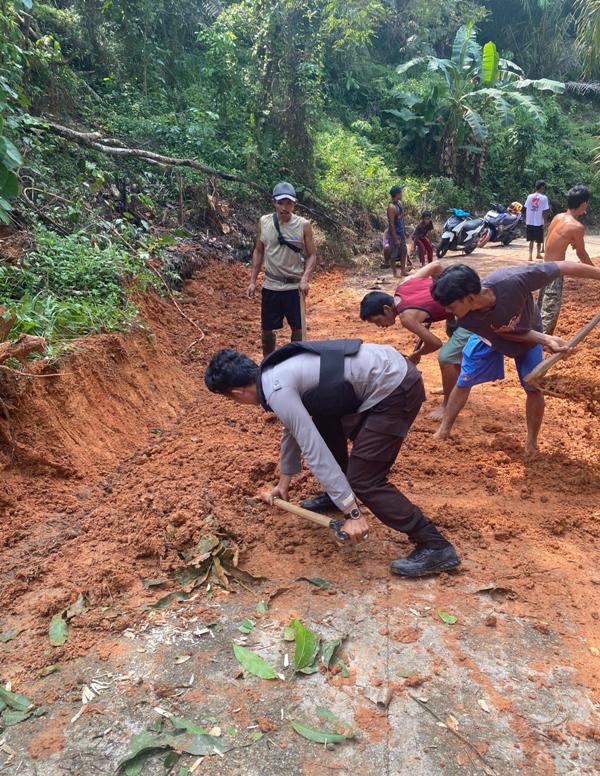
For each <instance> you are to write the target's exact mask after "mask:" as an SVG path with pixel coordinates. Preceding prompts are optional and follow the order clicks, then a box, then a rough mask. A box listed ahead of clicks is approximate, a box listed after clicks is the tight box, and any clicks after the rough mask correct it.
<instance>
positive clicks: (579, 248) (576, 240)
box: [561, 224, 594, 277]
mask: <svg viewBox="0 0 600 776" xmlns="http://www.w3.org/2000/svg"><path fill="white" fill-rule="evenodd" d="M584 235H585V228H584V226H583V224H582V225H581V228H580V229H577V231H576V232H575V235H574V237H573V240H572V241H571V247H572V248H574V249H575V252H576V253H577V257H578V258H579V261H581V263H582V264H588V265H589V266H591V267H593V266H594V265H593V264H592V260H591V259H590V257H589V256H588V252H587V251H586V249H585V240H584ZM569 263H570V264H575V265H576V262H574V261H573V262H569ZM561 274H562V275H564V274H566V273H564V272H562V273H561ZM578 277H587V275H579V276H578Z"/></svg>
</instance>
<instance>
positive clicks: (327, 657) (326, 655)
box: [321, 639, 343, 668]
mask: <svg viewBox="0 0 600 776" xmlns="http://www.w3.org/2000/svg"><path fill="white" fill-rule="evenodd" d="M342 641H343V639H334V640H333V641H326V642H325V644H323V650H322V652H321V662H322V663H323V665H324V666H325V667H326V668H329V664H330V663H331V661H332V660H333V656H334V655H335V651H336V649H337V648H338V647H339V646H341V644H342Z"/></svg>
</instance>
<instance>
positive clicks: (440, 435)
mask: <svg viewBox="0 0 600 776" xmlns="http://www.w3.org/2000/svg"><path fill="white" fill-rule="evenodd" d="M433 438H434V439H450V432H449V431H445V430H444V429H443V428H442V427H441V426H440V427H439V428H438V430H437V431H436V432H435V434H434V435H433Z"/></svg>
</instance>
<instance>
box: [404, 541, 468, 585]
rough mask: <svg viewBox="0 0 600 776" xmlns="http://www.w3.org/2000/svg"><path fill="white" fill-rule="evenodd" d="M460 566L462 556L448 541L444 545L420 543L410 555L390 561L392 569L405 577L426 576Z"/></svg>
mask: <svg viewBox="0 0 600 776" xmlns="http://www.w3.org/2000/svg"><path fill="white" fill-rule="evenodd" d="M457 566H460V558H459V557H458V555H457V554H456V550H455V549H454V547H453V546H452V545H451V544H449V543H446V545H445V546H444V547H427V546H426V545H424V544H421V545H418V546H417V547H416V548H415V549H414V550H413V551H412V552H411V553H410V555H407V556H406V558H401V559H400V560H393V561H392V562H391V563H390V571H391V572H392V573H393V574H400V575H401V576H403V577H424V576H426V575H427V574H439V572H440V571H448V570H449V569H454V568H456V567H457Z"/></svg>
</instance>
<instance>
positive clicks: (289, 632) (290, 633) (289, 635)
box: [283, 623, 296, 641]
mask: <svg viewBox="0 0 600 776" xmlns="http://www.w3.org/2000/svg"><path fill="white" fill-rule="evenodd" d="M295 639H296V631H295V629H294V625H293V623H290V624H289V625H287V626H286V627H285V629H284V631H283V640H284V641H294V640H295Z"/></svg>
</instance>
